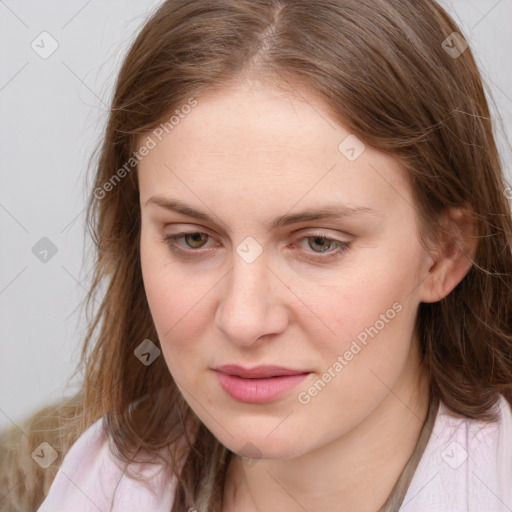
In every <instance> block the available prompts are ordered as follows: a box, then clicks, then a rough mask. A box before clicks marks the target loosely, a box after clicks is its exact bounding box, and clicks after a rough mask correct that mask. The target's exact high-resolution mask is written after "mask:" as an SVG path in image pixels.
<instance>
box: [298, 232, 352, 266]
mask: <svg viewBox="0 0 512 512" xmlns="http://www.w3.org/2000/svg"><path fill="white" fill-rule="evenodd" d="M299 240H300V241H305V240H307V241H308V243H307V245H308V247H309V248H310V249H313V251H306V252H309V253H310V254H311V252H312V253H313V254H314V255H315V256H306V259H309V260H314V261H326V260H331V259H333V258H336V257H338V256H341V254H343V253H344V252H346V251H347V250H348V249H349V248H350V245H351V242H346V241H343V240H338V239H337V238H332V237H329V236H326V235H325V234H323V233H309V234H307V235H306V236H303V237H301V238H300V239H299ZM330 248H331V250H329V249H330ZM317 249H320V250H317Z"/></svg>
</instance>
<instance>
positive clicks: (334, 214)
mask: <svg viewBox="0 0 512 512" xmlns="http://www.w3.org/2000/svg"><path fill="white" fill-rule="evenodd" d="M149 204H155V205H157V206H160V207H162V208H165V209H166V210H169V211H174V212H177V213H181V214H183V215H186V216H188V217H193V218H194V219H199V220H204V221H207V222H211V223H215V221H214V220H213V219H212V218H211V217H210V216H209V215H208V214H207V213H205V212H203V211H200V210H196V209H195V208H192V207H191V206H188V205H187V204H186V203H184V202H182V201H179V200H172V199H168V198H166V197H163V196H158V195H157V196H153V197H150V198H149V199H148V200H147V201H146V203H145V205H144V206H148V205H149ZM358 214H367V215H373V216H376V217H381V216H382V213H381V212H378V211H376V210H372V209H371V208H367V207H366V206H355V207H352V206H347V205H344V204H339V203H337V204H336V205H334V206H330V205H326V206H325V207H322V208H317V209H309V210H303V211H300V212H297V213H293V214H286V215H281V216H280V217H277V218H276V219H274V220H273V221H272V223H271V225H270V228H271V229H277V228H280V227H284V226H288V225H290V224H296V223H299V222H306V221H312V220H326V219H340V218H343V217H349V216H354V215H358Z"/></svg>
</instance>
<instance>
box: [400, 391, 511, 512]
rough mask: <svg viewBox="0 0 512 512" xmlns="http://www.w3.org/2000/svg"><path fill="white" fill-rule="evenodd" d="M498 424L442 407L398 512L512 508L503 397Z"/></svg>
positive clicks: (506, 406) (508, 430)
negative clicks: (454, 414) (474, 418)
mask: <svg viewBox="0 0 512 512" xmlns="http://www.w3.org/2000/svg"><path fill="white" fill-rule="evenodd" d="M495 410H496V411H497V412H498V416H499V419H498V421H497V422H494V423H491V422H483V421H477V420H471V419H469V418H462V417H454V416H452V415H451V414H450V413H449V411H448V409H447V408H446V406H445V405H444V404H442V403H441V404H440V406H439V410H438V414H437V417H436V421H435V424H434V428H433V430H432V434H431V436H430V439H429V441H428V444H427V446H426V448H425V452H424V453H423V456H422V458H421V460H420V462H419V464H418V467H417V469H416V472H415V473H414V476H413V478H412V480H411V484H410V486H409V488H408V490H407V493H406V496H405V498H404V500H403V502H402V506H401V508H400V511H409V510H411V511H412V510H414V511H417V512H427V511H432V512H433V511H438V510H450V511H452V512H458V511H466V510H486V511H488V512H502V511H503V512H505V511H510V510H511V509H512V409H511V406H510V404H509V403H508V402H507V401H506V399H505V398H504V397H503V396H502V395H500V399H499V401H498V403H497V404H496V407H495Z"/></svg>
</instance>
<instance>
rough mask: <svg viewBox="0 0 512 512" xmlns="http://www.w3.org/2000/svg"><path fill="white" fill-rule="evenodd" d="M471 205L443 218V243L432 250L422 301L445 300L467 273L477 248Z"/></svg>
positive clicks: (440, 237)
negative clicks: (469, 207)
mask: <svg viewBox="0 0 512 512" xmlns="http://www.w3.org/2000/svg"><path fill="white" fill-rule="evenodd" d="M469 211H470V210H469V209H467V208H451V209H449V210H448V211H447V212H446V213H445V214H444V218H443V223H442V225H443V230H442V232H441V233H440V234H439V242H438V244H437V246H436V248H435V249H434V250H433V251H432V253H431V258H430V262H431V264H430V266H429V268H428V269H427V276H426V278H425V280H424V281H423V285H422V294H421V301H422V302H438V301H440V300H442V299H444V298H445V297H446V296H447V295H448V294H449V293H450V292H451V291H452V290H453V289H454V288H455V287H456V286H457V285H458V284H459V283H460V282H461V281H462V280H463V279H464V277H465V276H466V274H467V273H468V272H469V270H470V269H471V267H472V265H473V260H474V257H475V254H476V248H477V241H478V239H477V236H476V230H475V226H474V222H473V221H472V220H471V219H472V218H471V215H470V213H469Z"/></svg>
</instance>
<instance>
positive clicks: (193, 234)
mask: <svg viewBox="0 0 512 512" xmlns="http://www.w3.org/2000/svg"><path fill="white" fill-rule="evenodd" d="M209 236H210V235H208V234H206V233H201V232H200V231H188V232H181V233H176V234H175V235H169V236H166V237H165V238H164V239H163V242H165V243H167V245H168V246H169V248H170V249H171V251H173V252H175V253H177V254H182V255H186V254H187V252H189V251H188V249H201V248H202V247H203V245H204V242H205V241H206V240H207V239H208V238H209ZM181 238H183V239H184V240H185V241H186V245H187V247H188V249H187V248H185V249H184V248H183V247H182V246H180V245H179V244H178V243H177V241H178V240H179V239H181ZM190 252H197V251H194V250H192V251H190Z"/></svg>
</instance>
